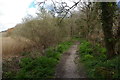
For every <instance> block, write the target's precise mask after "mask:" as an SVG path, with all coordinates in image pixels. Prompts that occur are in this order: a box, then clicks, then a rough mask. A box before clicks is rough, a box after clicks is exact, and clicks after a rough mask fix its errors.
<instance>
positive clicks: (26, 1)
mask: <svg viewBox="0 0 120 80" xmlns="http://www.w3.org/2000/svg"><path fill="white" fill-rule="evenodd" d="M36 1H44V0H0V31H3V30H6V29H8V28H11V27H14V26H15V25H16V24H18V23H21V22H22V18H24V17H25V16H26V15H27V14H30V15H33V16H34V15H35V13H36V10H37V7H36V6H35V4H36ZM54 1H55V0H54ZM56 1H65V2H67V3H68V5H69V6H72V5H73V4H74V3H73V2H72V1H78V0H56ZM50 3H51V0H47V4H50Z"/></svg>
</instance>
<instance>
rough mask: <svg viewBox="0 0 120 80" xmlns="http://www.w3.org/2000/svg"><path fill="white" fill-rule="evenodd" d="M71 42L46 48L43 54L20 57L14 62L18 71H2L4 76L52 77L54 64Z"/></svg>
mask: <svg viewBox="0 0 120 80" xmlns="http://www.w3.org/2000/svg"><path fill="white" fill-rule="evenodd" d="M71 44H72V42H71V41H66V42H63V43H60V44H59V45H57V46H56V47H50V48H47V49H46V50H45V52H44V53H45V55H44V56H39V57H36V58H31V57H25V58H22V59H21V60H20V63H16V64H18V65H19V67H20V69H19V70H18V72H16V73H15V72H14V71H13V72H12V71H10V70H9V71H8V72H4V78H22V79H23V78H54V77H55V76H54V74H55V69H56V65H57V64H58V63H59V60H60V57H61V55H62V53H63V52H65V51H66V50H67V49H68V48H69V47H70V46H71ZM27 54H28V53H27Z"/></svg>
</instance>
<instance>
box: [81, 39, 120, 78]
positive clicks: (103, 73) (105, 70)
mask: <svg viewBox="0 0 120 80" xmlns="http://www.w3.org/2000/svg"><path fill="white" fill-rule="evenodd" d="M105 53H106V49H105V48H102V47H100V46H99V45H96V46H93V45H92V44H91V43H90V42H88V41H85V40H83V41H81V44H80V45H79V55H80V61H81V62H83V63H84V66H85V68H86V71H87V75H88V78H99V79H100V78H120V55H118V56H116V57H114V58H113V59H111V60H107V57H106V55H105Z"/></svg>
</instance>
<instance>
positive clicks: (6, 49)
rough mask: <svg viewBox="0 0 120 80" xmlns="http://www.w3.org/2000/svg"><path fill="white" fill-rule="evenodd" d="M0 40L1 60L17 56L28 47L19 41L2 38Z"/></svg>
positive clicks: (25, 43)
mask: <svg viewBox="0 0 120 80" xmlns="http://www.w3.org/2000/svg"><path fill="white" fill-rule="evenodd" d="M1 40H2V55H3V58H8V57H12V56H19V55H20V54H19V53H21V52H22V51H24V50H25V49H26V48H28V47H29V46H28V44H27V42H23V41H19V40H16V39H13V38H11V37H2V38H1Z"/></svg>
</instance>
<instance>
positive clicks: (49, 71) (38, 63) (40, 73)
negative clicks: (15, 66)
mask: <svg viewBox="0 0 120 80" xmlns="http://www.w3.org/2000/svg"><path fill="white" fill-rule="evenodd" d="M57 63H58V62H57V60H56V59H54V58H47V57H39V58H36V59H34V60H32V61H31V59H30V58H23V59H22V60H21V64H20V65H21V69H20V71H19V72H18V74H17V76H16V78H50V77H54V75H53V74H54V71H55V70H54V69H55V66H56V64H57Z"/></svg>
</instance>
